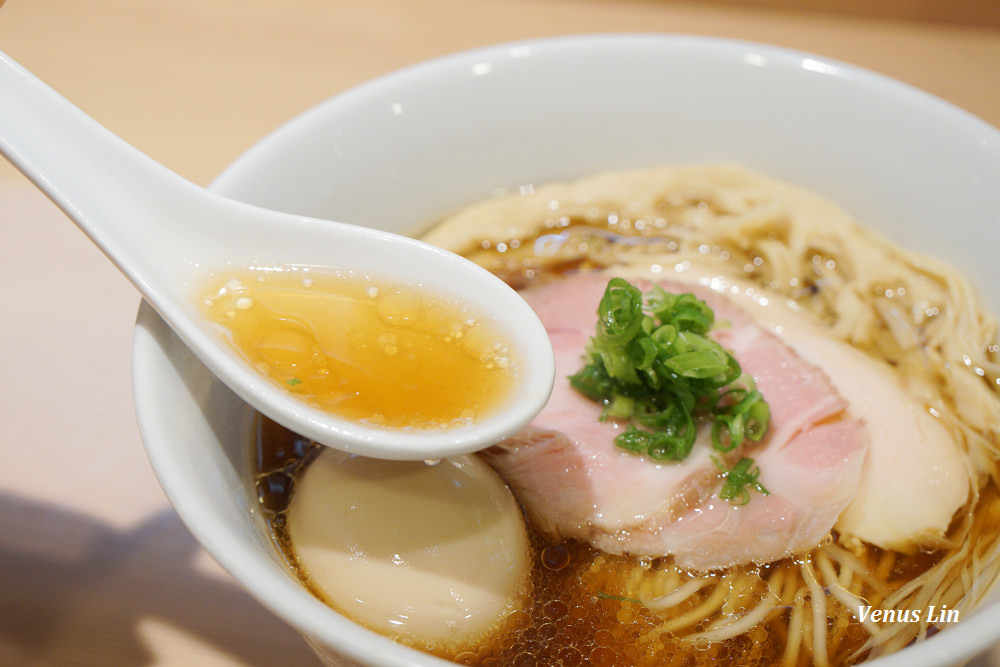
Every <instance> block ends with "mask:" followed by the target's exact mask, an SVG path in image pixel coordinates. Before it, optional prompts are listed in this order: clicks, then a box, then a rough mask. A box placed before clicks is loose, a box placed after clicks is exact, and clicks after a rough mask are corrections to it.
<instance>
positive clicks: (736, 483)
mask: <svg viewBox="0 0 1000 667" xmlns="http://www.w3.org/2000/svg"><path fill="white" fill-rule="evenodd" d="M712 460H713V461H715V465H716V466H717V467H718V468H719V470H720V471H722V478H723V480H724V481H723V483H722V490H721V491H719V497H720V498H722V499H723V500H727V501H729V502H731V503H733V504H734V505H746V504H747V503H748V502H750V491H749V489H747V487H748V486H749V487H751V488H753V489H755V490H756V491H757V492H758V493H760V494H761V495H765V496H767V495H770V493H771V492H770V491H768V490H767V489H766V488H764V485H763V484H761V483H760V482H758V481H757V478H759V477H760V468H759V467H757V466H755V465H754V464H753V459H751V458H747V457H745V456H744V457H743V458H741V459H740V460H739V461H737V462H736V465H734V466H733V467H732V468H726V467H725V466H724V465H723V464H722V463H721V462H720V461H719V459H717V458H715V457H714V456H713V457H712Z"/></svg>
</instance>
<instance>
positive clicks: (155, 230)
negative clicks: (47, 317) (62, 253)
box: [0, 52, 200, 294]
mask: <svg viewBox="0 0 1000 667" xmlns="http://www.w3.org/2000/svg"><path fill="white" fill-rule="evenodd" d="M0 154H3V155H4V156H5V157H6V158H7V159H8V160H9V161H10V162H11V163H12V164H13V165H14V166H15V167H17V168H18V169H19V170H20V171H21V172H22V173H23V174H24V175H25V176H27V177H28V179H29V180H31V181H32V182H33V183H34V184H35V185H36V186H37V187H38V189H39V190H41V191H42V192H43V193H44V194H45V195H46V196H47V197H48V198H49V199H51V200H52V201H53V202H54V203H55V204H56V205H57V206H58V207H59V208H61V209H62V210H63V212H64V213H65V214H66V215H67V216H68V217H69V218H70V219H72V220H73V221H74V222H75V223H76V224H77V226H78V227H79V228H80V229H81V230H82V231H83V232H84V233H85V234H86V235H87V236H88V237H89V238H90V239H91V240H92V241H93V242H94V243H95V244H96V245H97V246H98V247H99V248H100V249H101V250H102V251H104V253H105V254H106V255H108V257H109V258H110V259H111V260H112V262H114V263H115V265H116V266H118V268H119V269H120V270H121V271H122V272H123V273H124V274H125V275H126V276H127V277H128V278H129V279H130V280H132V282H133V283H135V284H136V285H137V286H138V287H139V288H140V291H142V292H143V293H144V294H146V293H147V291H148V290H147V289H144V285H142V284H141V283H142V281H143V280H147V279H150V278H155V273H154V274H152V275H151V274H150V271H149V267H147V266H146V264H147V262H146V261H144V258H146V257H149V256H151V255H155V254H156V253H158V252H159V253H162V252H163V251H164V250H165V244H171V245H172V246H175V245H176V240H175V239H176V236H177V235H176V233H175V232H176V231H177V230H175V229H171V226H173V225H175V224H176V223H175V222H174V221H183V220H185V219H189V218H190V217H191V216H185V211H184V210H182V209H183V208H184V207H188V206H190V205H191V202H192V201H193V200H194V201H197V197H195V198H192V194H193V193H197V192H199V191H200V188H198V187H197V186H195V185H194V184H192V183H190V182H189V181H186V180H185V179H183V178H181V177H180V176H178V175H177V174H175V173H173V172H172V171H170V170H169V169H167V168H166V167H164V166H162V165H160V164H159V163H157V162H156V161H155V160H153V159H151V158H149V157H147V156H146V155H144V154H143V153H142V152H140V151H139V150H137V149H136V148H134V147H132V146H131V145H129V144H128V143H127V142H125V141H123V140H122V139H120V138H119V137H117V136H116V135H114V134H113V133H112V132H110V131H109V130H107V129H106V128H104V127H103V126H101V125H100V124H99V123H98V122H96V121H95V120H93V119H92V118H90V117H89V116H87V115H86V114H85V113H84V112H82V111H81V110H80V109H78V108H77V107H75V106H73V105H72V104H70V103H69V102H68V101H67V100H66V99H65V98H63V97H62V96H60V95H59V94H58V93H56V92H55V91H53V90H52V89H51V88H49V87H48V86H46V85H45V84H44V83H42V82H41V81H40V80H38V79H37V78H36V77H35V76H34V75H32V74H31V73H30V72H28V71H26V70H25V69H24V68H22V67H21V66H20V65H19V64H17V63H16V62H14V61H13V60H12V59H11V58H10V57H9V56H7V55H6V54H4V53H2V52H0ZM191 212H193V211H191ZM167 216H169V217H167ZM168 219H169V220H171V223H170V224H166V225H164V224H161V221H164V220H168ZM194 219H196V218H194ZM126 250H127V252H125V251H126ZM140 276H141V277H140Z"/></svg>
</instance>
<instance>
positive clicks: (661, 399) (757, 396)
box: [569, 278, 770, 500]
mask: <svg viewBox="0 0 1000 667" xmlns="http://www.w3.org/2000/svg"><path fill="white" fill-rule="evenodd" d="M643 297H644V295H643V294H642V292H641V291H640V290H639V288H638V287H636V286H635V285H632V284H631V283H629V282H628V281H627V280H625V279H623V278H612V279H611V280H610V281H609V282H608V286H607V288H606V289H605V291H604V295H603V297H602V298H601V301H600V304H599V305H598V308H597V315H598V322H597V331H596V333H595V335H594V336H593V337H592V338H591V339H590V342H589V344H588V346H587V352H586V359H585V363H584V366H583V368H581V369H580V371H579V372H577V373H576V374H575V375H572V376H571V377H570V378H569V381H570V384H571V385H572V386H573V387H574V388H575V389H576V390H577V391H579V392H580V393H582V394H583V395H584V396H586V397H588V398H590V399H591V400H593V401H597V402H600V403H603V405H604V409H603V410H602V412H601V419H623V420H630V421H631V422H632V423H631V424H630V425H629V427H628V428H627V429H626V430H625V431H624V432H623V433H621V434H620V435H618V437H617V438H615V444H616V445H617V446H618V447H621V448H622V449H624V450H626V451H629V452H632V453H635V454H642V455H645V456H648V457H649V458H651V459H653V460H655V461H681V460H683V459H684V458H686V457H687V455H688V454H689V453H690V452H691V449H692V448H693V447H694V443H695V437H696V424H697V423H698V422H699V421H701V420H711V422H712V430H711V432H712V446H713V447H714V448H715V449H716V450H718V451H721V452H729V451H733V450H735V449H736V448H738V447H740V446H741V445H742V444H743V443H744V441H747V440H749V441H758V440H760V439H761V438H762V437H763V436H764V433H765V431H766V430H767V424H768V420H769V419H770V409H769V408H768V405H767V402H766V401H765V400H764V398H763V396H762V395H761V393H760V392H759V391H757V388H756V386H755V384H754V382H753V379H752V378H750V376H748V375H746V374H744V373H743V371H742V369H741V368H740V365H739V363H738V362H737V361H736V359H735V358H734V357H733V356H732V355H731V354H730V353H729V352H727V351H726V350H725V349H723V347H722V346H721V345H719V344H718V343H717V342H715V341H714V340H712V339H711V338H709V337H708V336H707V335H706V334H707V333H708V331H709V330H710V329H711V328H712V326H713V325H714V324H715V313H714V312H713V311H712V309H711V308H710V307H709V306H708V304H706V303H705V302H704V301H702V300H701V299H698V298H697V297H696V296H695V295H694V294H690V293H685V294H672V293H669V292H667V291H666V290H664V289H663V288H661V287H659V286H653V288H652V290H651V291H650V292H649V293H648V294H646V295H645V300H644V298H643ZM747 460H748V461H750V463H749V464H747V470H744V471H742V472H741V471H737V473H736V475H735V477H733V478H732V479H733V483H734V484H735V483H736V481H737V480H739V479H743V477H741V475H743V474H749V473H748V471H749V466H750V465H752V463H753V461H752V460H751V459H747ZM741 464H742V461H741V462H740V463H738V464H737V466H739V465H741ZM755 470H757V474H758V475H759V474H760V471H759V469H755ZM730 474H732V472H731V471H730ZM728 480H729V478H728V477H727V483H728ZM747 484H756V476H754V477H753V480H752V482H745V483H743V485H742V486H740V487H739V488H741V489H745V487H746V485H747ZM758 487H759V488H758ZM725 488H726V487H725V486H724V488H723V491H724V492H725ZM734 488H735V487H734ZM754 488H758V490H760V489H763V487H762V486H760V485H759V484H756V486H755V487H754ZM761 492H762V493H763V492H764V491H761ZM726 493H729V492H726ZM742 497H743V496H742V495H741V494H739V493H735V494H733V495H732V498H726V499H727V500H739V499H742Z"/></svg>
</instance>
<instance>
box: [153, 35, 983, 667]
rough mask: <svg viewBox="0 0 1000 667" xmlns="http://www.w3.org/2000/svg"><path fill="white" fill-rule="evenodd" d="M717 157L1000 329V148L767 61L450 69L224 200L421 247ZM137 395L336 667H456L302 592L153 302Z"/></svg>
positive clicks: (628, 48)
mask: <svg viewBox="0 0 1000 667" xmlns="http://www.w3.org/2000/svg"><path fill="white" fill-rule="evenodd" d="M716 161H727V162H739V163H742V164H744V165H746V166H748V167H750V168H752V169H755V170H757V171H760V172H763V173H765V174H767V175H770V176H772V177H775V178H778V179H784V180H788V181H792V182H794V183H797V184H799V185H801V186H804V187H806V188H809V189H812V190H814V191H816V192H819V193H821V194H823V195H825V196H826V197H828V198H829V199H831V200H833V201H835V202H837V203H838V204H840V205H841V206H842V207H843V208H845V209H846V210H847V211H849V212H850V213H852V214H853V215H854V216H855V217H857V218H858V219H860V220H861V221H863V222H865V223H866V224H867V225H869V226H871V227H874V228H876V229H879V230H882V231H883V232H884V233H886V234H888V235H889V236H890V237H892V238H894V239H895V240H896V241H898V242H900V243H902V244H903V245H905V246H908V247H911V248H914V249H917V250H923V251H928V252H933V253H934V254H935V255H937V256H938V257H941V258H943V259H945V260H947V261H949V262H952V263H953V264H955V265H957V266H959V267H961V268H962V269H963V270H964V271H966V272H967V274H968V275H969V276H970V278H972V280H973V281H974V284H976V285H977V286H978V288H979V290H980V294H981V296H982V297H983V298H984V299H985V300H986V302H987V304H988V306H989V307H990V308H991V310H992V311H993V312H1000V281H996V280H995V271H994V264H995V259H994V254H995V252H996V249H998V248H1000V221H998V211H1000V132H998V131H997V130H996V129H994V128H993V127H991V126H989V125H987V124H985V123H983V122H981V121H979V120H978V119H976V118H974V117H972V116H971V115H969V114H967V113H965V112H963V111H961V110H959V109H957V108H955V107H954V106H951V105H949V104H947V103H945V102H943V101H941V100H939V99H937V98H934V97H932V96H930V95H927V94H925V93H923V92H920V91H918V90H915V89H913V88H911V87H908V86H906V85H904V84H901V83H899V82H896V81H894V80H891V79H888V78H885V77H882V76H879V75H877V74H873V73H871V72H867V71H863V70H860V69H858V68H855V67H851V66H848V65H845V64H842V63H838V62H832V61H830V60H827V59H824V58H821V57H816V56H812V55H808V54H804V53H797V52H791V51H787V50H782V49H778V48H774V47H769V46H762V45H758V44H751V43H741V42H732V41H725V40H718V39H707V38H696V37H681V36H657V35H611V36H583V37H575V38H563V39H549V40H541V41H533V42H524V43H516V44H507V45H501V46H496V47H491V48H485V49H481V50H476V51H472V52H467V53H461V54H457V55H454V56H449V57H446V58H442V59H438V60H434V61H431V62H429V63H425V64H421V65H417V66H415V67H411V68H408V69H405V70H403V71H400V72H397V73H394V74H391V75H388V76H385V77H382V78H380V79H377V80H375V81H373V82H371V83H368V84H365V85H363V86H360V87H358V88H355V89H353V90H350V91H348V92H346V93H344V94H341V95H338V96H336V97H334V98H333V99H331V100H329V101H327V102H325V103H323V104H321V105H319V106H317V107H316V108H314V109H312V110H310V111H308V112H306V113H304V114H303V115H301V116H300V117H298V118H296V119H295V120H293V121H292V122H290V123H288V124H287V125H285V126H284V127H282V128H280V129H279V130H277V131H276V132H274V133H273V134H272V135H270V136H269V137H267V138H266V139H264V140H263V141H261V142H260V143H259V144H257V145H256V146H255V147H253V148H252V149H251V150H250V151H248V152H247V153H246V154H245V155H244V156H242V157H241V158H240V159H239V160H237V161H236V163H235V164H234V165H233V166H232V167H231V168H229V169H228V170H227V171H226V172H225V173H224V174H222V176H221V177H220V178H219V179H218V180H217V181H216V183H215V184H214V189H215V190H216V191H218V192H220V193H222V194H225V195H228V196H231V197H233V198H236V199H241V200H244V201H247V202H250V203H253V204H257V205H259V206H265V207H269V208H274V209H279V210H283V211H290V212H294V213H301V214H305V215H311V216H317V217H325V218H332V219H336V220H343V221H347V222H354V223H357V224H361V225H369V226H372V227H378V228H381V229H387V230H392V231H396V232H404V233H405V232H413V231H415V230H418V229H419V228H420V227H421V226H422V225H425V224H427V223H428V222H430V221H433V220H436V219H439V218H441V217H442V216H444V215H445V214H448V213H450V212H452V211H454V210H456V209H457V208H459V207H461V206H463V205H466V204H470V203H472V202H475V201H477V200H481V199H484V198H487V197H489V196H490V195H491V193H493V192H495V191H497V190H498V189H511V188H518V187H522V186H530V185H531V184H540V183H544V182H547V181H552V180H557V179H567V178H574V177H579V176H584V175H587V174H591V173H594V172H598V171H601V170H607V169H617V168H630V167H642V166H652V165H659V164H667V163H692V162H716ZM134 390H135V402H136V410H137V414H138V419H139V423H140V427H141V431H142V436H143V439H144V441H145V446H146V449H147V451H148V455H149V458H150V460H151V462H152V465H153V467H154V469H155V471H156V474H157V476H158V477H159V480H160V483H161V484H162V485H163V488H164V489H165V491H166V493H167V495H168V496H169V498H170V501H171V502H172V503H173V505H174V507H175V508H176V511H177V513H178V514H179V515H180V516H181V518H182V519H183V520H184V522H185V523H186V524H187V526H188V527H189V529H190V530H191V532H192V533H193V534H194V535H195V537H196V538H197V539H198V540H199V541H200V542H201V544H202V545H203V546H204V547H205V548H206V549H207V550H208V551H209V552H210V553H211V554H212V555H213V556H214V557H215V558H216V559H217V560H218V561H219V563H221V564H222V565H223V566H224V567H225V568H226V569H227V570H228V571H229V572H230V573H232V575H233V576H235V578H236V579H238V580H239V581H240V582H241V583H242V584H243V585H244V586H245V587H246V588H247V590H249V591H250V593H251V594H252V595H254V596H255V597H256V598H257V599H258V600H260V601H261V602H262V603H263V604H264V605H266V606H267V607H268V608H269V609H271V610H272V611H273V612H274V613H275V614H276V615H277V616H279V617H281V618H282V619H284V620H285V621H287V622H288V623H290V624H291V625H293V626H294V627H296V628H297V629H298V630H299V631H301V632H302V633H303V634H304V635H305V636H306V637H307V638H308V639H309V641H310V643H311V644H312V645H313V646H314V647H315V648H316V649H317V652H318V653H319V654H320V655H321V657H323V658H324V659H325V660H326V661H327V662H328V663H329V664H337V665H340V664H355V663H357V664H365V665H379V666H381V667H391V666H395V665H439V664H445V663H442V661H440V660H438V659H436V658H433V657H430V656H427V655H425V654H422V653H419V652H417V651H415V650H411V649H409V648H406V647H403V646H401V645H398V644H395V643H393V642H392V641H390V640H388V639H385V638H383V637H381V636H379V635H377V634H375V633H372V632H370V631H368V630H366V629H364V628H362V627H360V626H358V625H357V624H355V623H353V622H351V621H350V620H348V619H346V618H345V617H343V616H341V615H339V614H338V613H336V612H334V611H333V610H332V609H330V608H328V607H327V606H325V605H323V604H322V603H321V602H319V601H318V600H317V599H315V598H314V597H313V596H312V595H310V594H309V593H308V592H306V590H305V589H304V588H303V587H302V586H301V585H300V584H299V583H298V582H297V580H296V579H295V577H294V576H292V575H291V574H289V572H288V570H287V569H286V567H285V566H284V565H283V564H282V561H281V559H280V558H279V556H278V555H277V554H276V552H275V550H274V549H273V547H272V544H271V541H270V538H269V536H268V533H267V529H266V527H265V525H264V522H263V520H262V519H261V516H260V514H259V513H258V512H257V509H256V504H257V501H256V497H255V493H254V488H253V484H252V482H251V479H250V447H249V443H250V427H251V422H252V417H253V415H252V412H251V410H250V409H249V408H248V407H247V406H246V405H244V404H243V403H241V402H240V401H239V400H238V399H237V398H236V397H235V396H233V394H231V393H230V392H229V391H228V390H227V389H225V388H224V387H223V386H222V385H221V384H220V383H219V382H218V380H216V379H215V378H214V377H212V376H211V375H210V374H209V373H208V372H207V371H206V370H205V369H204V368H203V367H202V366H201V364H200V363H198V361H197V360H196V359H194V357H193V356H192V355H191V354H190V353H189V352H188V351H187V350H186V349H185V348H184V346H183V345H182V344H181V343H180V342H179V341H178V340H177V338H175V337H174V336H173V334H172V333H171V332H170V330H169V329H168V328H167V327H166V325H165V324H164V323H163V322H162V321H161V320H160V319H159V318H158V317H157V316H156V315H155V314H154V313H153V311H152V309H151V308H149V307H147V306H145V305H144V306H143V308H142V309H141V310H140V312H139V316H138V322H137V325H136V333H135V345H134ZM998 636H1000V602H998V601H997V596H996V595H993V596H992V597H991V598H990V599H988V600H987V602H986V603H985V604H984V605H982V606H981V607H980V608H979V609H978V611H977V612H976V613H974V614H972V615H968V616H963V617H962V619H961V621H960V622H959V623H956V624H953V625H952V626H951V627H949V628H948V629H946V630H945V631H943V632H940V633H938V634H937V635H935V636H933V637H931V638H930V639H929V640H927V641H925V642H923V643H920V644H918V645H915V646H912V647H910V648H907V649H905V650H903V651H902V652H899V653H897V654H895V655H891V656H888V657H886V658H883V659H880V660H878V661H875V662H874V663H872V664H878V665H881V666H883V667H886V666H889V665H906V666H907V667H915V666H919V665H927V666H930V665H935V666H938V665H944V664H953V663H956V662H961V661H963V660H965V659H968V658H969V657H970V656H972V655H974V654H976V653H977V652H980V651H982V650H984V649H986V648H987V647H989V646H990V645H991V644H992V643H993V642H994V641H995V638H996V637H998Z"/></svg>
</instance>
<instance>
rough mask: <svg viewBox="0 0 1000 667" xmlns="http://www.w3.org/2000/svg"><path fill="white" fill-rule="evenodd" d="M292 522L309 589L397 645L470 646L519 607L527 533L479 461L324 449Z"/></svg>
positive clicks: (294, 505) (291, 512) (299, 493)
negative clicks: (427, 459) (416, 458)
mask: <svg viewBox="0 0 1000 667" xmlns="http://www.w3.org/2000/svg"><path fill="white" fill-rule="evenodd" d="M287 515H288V532H289V538H290V540H291V542H292V544H293V545H294V549H295V554H296V556H297V558H298V565H299V567H300V568H301V569H302V570H303V571H304V572H303V573H304V575H305V577H306V578H307V580H308V581H309V583H311V584H312V585H313V586H314V587H315V589H317V591H318V592H319V593H320V594H321V595H322V596H323V597H324V598H326V601H327V602H328V603H330V604H331V605H333V606H334V607H336V608H339V609H340V610H341V611H342V612H343V613H345V614H346V615H348V616H350V617H351V618H353V619H355V620H357V621H359V622H361V623H362V624H364V625H366V626H368V627H370V628H372V629H374V630H376V631H379V632H381V633H383V634H387V635H389V636H390V637H395V638H398V639H400V640H403V641H406V640H410V641H411V642H414V641H419V642H420V643H421V645H426V643H427V642H433V643H441V644H443V645H448V646H450V647H460V646H462V645H464V644H466V643H473V642H475V641H476V640H477V639H480V638H481V637H482V635H483V634H484V633H486V632H489V631H490V630H492V629H493V628H495V627H497V625H498V624H499V623H500V622H501V621H502V619H503V618H504V617H506V615H507V614H508V613H509V612H511V611H513V610H515V609H517V608H518V607H519V604H520V598H521V594H522V593H523V589H524V587H525V585H526V582H527V577H528V573H529V570H530V567H529V565H530V555H529V554H530V548H529V545H528V536H527V531H526V528H525V525H524V522H523V520H522V516H521V513H520V509H519V507H518V504H517V502H516V501H515V500H514V497H513V495H512V494H511V492H510V490H509V489H508V488H507V486H506V485H505V484H504V482H503V481H502V480H501V479H500V477H499V476H497V474H496V473H495V472H494V471H493V470H492V469H491V468H490V467H489V466H487V465H486V464H485V463H483V462H482V461H481V460H480V459H479V458H477V457H475V456H461V457H456V458H449V459H444V460H441V461H439V462H436V463H424V462H414V461H386V460H377V459H370V458H364V457H359V456H353V455H349V454H345V453H342V452H338V451H335V450H332V449H324V450H323V451H322V452H321V453H320V454H319V455H318V457H317V458H316V459H315V460H314V461H312V462H311V463H310V464H309V465H308V467H307V468H306V470H305V471H304V473H303V474H302V475H301V476H300V477H299V479H298V480H297V487H296V489H295V490H294V492H293V494H292V499H291V503H290V505H289V508H288V513H287Z"/></svg>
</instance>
